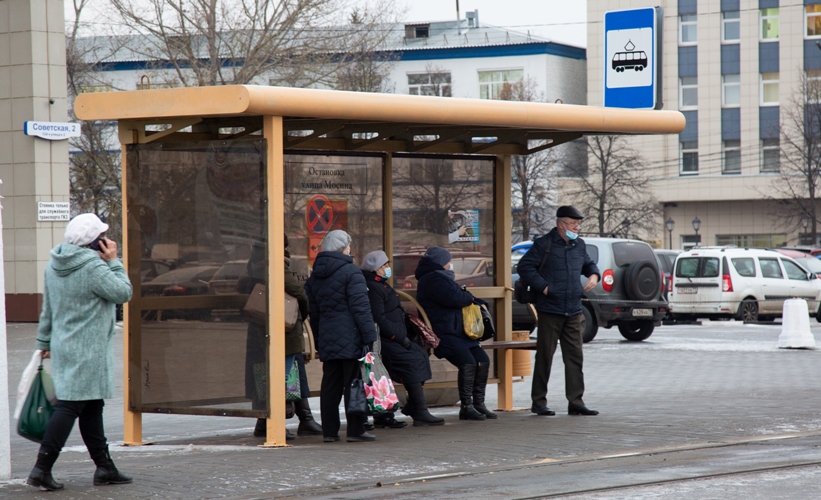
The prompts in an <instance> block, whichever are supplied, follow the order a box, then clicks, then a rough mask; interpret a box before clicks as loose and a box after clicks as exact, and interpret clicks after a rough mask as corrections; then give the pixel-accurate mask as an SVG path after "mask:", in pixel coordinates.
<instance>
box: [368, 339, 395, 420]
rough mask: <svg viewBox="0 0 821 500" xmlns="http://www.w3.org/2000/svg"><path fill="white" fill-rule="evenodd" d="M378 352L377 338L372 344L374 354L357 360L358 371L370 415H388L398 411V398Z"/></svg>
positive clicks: (371, 353) (379, 347)
mask: <svg viewBox="0 0 821 500" xmlns="http://www.w3.org/2000/svg"><path fill="white" fill-rule="evenodd" d="M380 350H381V345H380V340H379V339H378V338H377V340H376V342H375V343H374V352H368V353H365V355H364V356H363V357H362V358H360V360H359V362H360V363H362V366H361V367H360V369H361V375H362V377H361V380H362V381H363V383H364V389H365V399H366V401H367V405H368V411H369V412H370V413H371V414H377V413H388V412H392V411H396V410H398V409H399V397H398V396H397V395H396V388H395V387H394V386H393V380H391V377H390V375H389V374H388V370H387V369H386V368H385V365H384V364H382V356H381V355H380Z"/></svg>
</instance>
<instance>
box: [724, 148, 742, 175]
mask: <svg viewBox="0 0 821 500" xmlns="http://www.w3.org/2000/svg"><path fill="white" fill-rule="evenodd" d="M724 173H725V174H738V173H741V151H739V150H733V151H725V152H724Z"/></svg>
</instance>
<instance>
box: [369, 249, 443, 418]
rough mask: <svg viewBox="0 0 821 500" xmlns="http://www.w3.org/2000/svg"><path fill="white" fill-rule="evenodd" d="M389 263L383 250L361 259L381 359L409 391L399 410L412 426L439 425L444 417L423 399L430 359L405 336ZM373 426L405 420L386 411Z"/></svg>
mask: <svg viewBox="0 0 821 500" xmlns="http://www.w3.org/2000/svg"><path fill="white" fill-rule="evenodd" d="M389 264H390V263H389V262H388V256H387V255H385V252H383V251H382V250H377V251H375V252H371V253H369V254H368V255H366V256H365V260H364V261H363V262H362V274H364V275H365V282H366V283H367V285H368V297H369V298H370V300H371V313H373V320H374V322H375V323H376V324H377V325H378V326H379V337H380V339H381V344H382V361H383V362H384V363H385V368H387V369H388V373H390V376H391V379H393V380H394V381H395V382H400V383H401V384H402V385H404V386H405V390H407V391H408V403H407V404H406V405H405V406H404V407H403V408H402V413H404V414H405V415H408V416H410V417H412V418H413V425H414V426H422V425H442V424H444V423H445V420H444V419H441V418H437V417H434V416H433V415H431V414H430V412H429V411H428V406H427V403H426V402H425V393H424V391H423V390H422V385H423V384H424V383H425V381H426V380H429V379H430V378H431V373H430V361H429V360H428V354H427V352H425V350H424V349H422V347H420V346H419V344H417V343H415V342H411V340H410V339H409V338H408V334H407V331H406V329H405V311H404V310H403V309H402V305H401V304H400V303H399V295H397V293H396V292H395V291H394V289H393V288H391V286H390V285H389V284H388V281H387V280H388V279H390V277H391V268H390V266H389ZM400 424H401V425H400ZM374 425H375V426H377V427H404V425H405V423H404V422H399V421H397V420H395V419H394V418H393V413H388V414H385V415H379V416H377V417H375V418H374Z"/></svg>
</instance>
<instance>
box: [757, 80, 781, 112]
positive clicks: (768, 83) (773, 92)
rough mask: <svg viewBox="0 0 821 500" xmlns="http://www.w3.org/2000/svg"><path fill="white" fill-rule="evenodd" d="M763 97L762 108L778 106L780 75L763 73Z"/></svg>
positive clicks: (761, 91)
mask: <svg viewBox="0 0 821 500" xmlns="http://www.w3.org/2000/svg"><path fill="white" fill-rule="evenodd" d="M759 93H760V95H761V105H762V106H773V105H777V104H778V73H761V89H760V90H759Z"/></svg>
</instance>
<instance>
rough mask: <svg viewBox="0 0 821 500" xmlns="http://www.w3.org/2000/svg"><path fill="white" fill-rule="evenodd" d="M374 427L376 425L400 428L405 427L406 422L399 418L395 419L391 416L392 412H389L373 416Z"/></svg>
mask: <svg viewBox="0 0 821 500" xmlns="http://www.w3.org/2000/svg"><path fill="white" fill-rule="evenodd" d="M373 425H374V427H378V428H380V429H386V428H387V429H401V428H402V427H407V426H408V424H407V422H403V421H401V420H396V419H395V418H394V417H393V413H389V414H387V415H385V416H381V415H380V416H378V417H374V419H373Z"/></svg>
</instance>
